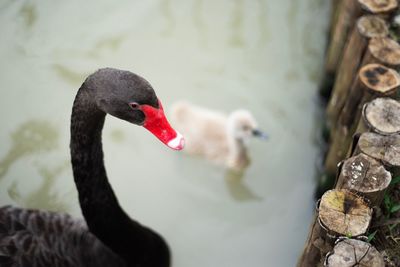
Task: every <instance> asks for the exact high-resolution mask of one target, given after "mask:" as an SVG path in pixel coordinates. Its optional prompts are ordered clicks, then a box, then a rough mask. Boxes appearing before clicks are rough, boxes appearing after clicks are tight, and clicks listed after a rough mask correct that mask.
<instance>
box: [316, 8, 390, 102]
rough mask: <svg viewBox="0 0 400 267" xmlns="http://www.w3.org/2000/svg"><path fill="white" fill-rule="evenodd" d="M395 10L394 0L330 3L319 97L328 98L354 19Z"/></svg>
mask: <svg viewBox="0 0 400 267" xmlns="http://www.w3.org/2000/svg"><path fill="white" fill-rule="evenodd" d="M396 8H397V1H396V0H386V1H382V0H359V1H356V0H334V1H333V3H332V9H333V11H332V18H331V21H332V23H331V28H330V35H329V44H328V48H327V53H326V61H325V77H324V78H323V82H322V84H323V85H322V86H321V92H320V93H321V95H323V96H326V97H327V96H329V94H330V90H331V89H332V88H331V85H332V82H333V80H334V79H335V76H336V70H337V68H338V66H339V62H340V61H341V59H342V55H343V54H342V53H343V50H344V47H345V44H346V41H347V39H348V35H349V34H350V31H351V29H352V27H353V25H354V22H355V21H356V19H357V18H358V17H359V16H361V15H362V14H363V13H365V12H367V13H372V14H379V15H382V14H383V15H385V14H390V13H391V12H393V11H394V10H396Z"/></svg>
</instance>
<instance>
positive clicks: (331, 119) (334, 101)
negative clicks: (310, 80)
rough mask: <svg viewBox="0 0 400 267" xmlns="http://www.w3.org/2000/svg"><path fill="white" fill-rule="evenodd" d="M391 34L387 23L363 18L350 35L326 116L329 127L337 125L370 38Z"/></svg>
mask: <svg viewBox="0 0 400 267" xmlns="http://www.w3.org/2000/svg"><path fill="white" fill-rule="evenodd" d="M388 34H389V29H388V26H387V24H386V22H385V21H384V20H383V19H381V18H379V17H378V16H372V15H368V16H362V17H361V18H359V19H358V20H357V23H356V25H355V27H354V29H353V31H352V33H351V35H350V38H349V41H348V42H347V44H346V47H345V50H344V54H343V58H342V60H341V62H340V65H339V68H338V71H337V75H336V79H335V83H334V87H333V91H332V94H331V98H330V100H329V103H328V106H327V110H326V114H327V118H328V125H331V124H333V123H336V121H337V117H338V115H339V113H340V110H342V107H343V105H344V103H345V100H346V96H347V94H348V91H349V88H350V87H351V84H352V82H353V79H354V77H356V73H357V71H358V70H359V67H360V64H361V61H362V57H363V56H364V54H365V50H366V49H367V45H368V40H369V38H374V37H385V36H387V35H388Z"/></svg>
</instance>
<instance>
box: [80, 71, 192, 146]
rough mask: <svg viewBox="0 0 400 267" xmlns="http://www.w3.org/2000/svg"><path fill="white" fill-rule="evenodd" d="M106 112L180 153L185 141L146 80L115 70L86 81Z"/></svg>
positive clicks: (97, 101)
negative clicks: (142, 129) (147, 131)
mask: <svg viewBox="0 0 400 267" xmlns="http://www.w3.org/2000/svg"><path fill="white" fill-rule="evenodd" d="M85 84H86V87H87V88H96V90H93V92H94V97H95V99H96V103H97V106H98V107H99V108H100V109H101V110H102V111H104V112H106V113H108V114H110V115H113V116H115V117H117V118H119V119H122V120H125V121H128V122H130V123H133V124H136V125H140V126H143V127H144V128H146V129H147V130H149V131H150V132H151V133H152V134H153V135H155V136H156V137H157V138H158V139H159V140H160V141H161V142H163V143H164V144H166V145H167V146H168V147H170V148H172V149H175V150H181V149H183V147H184V144H185V140H184V138H183V136H182V135H181V134H180V133H179V132H177V131H176V130H174V129H173V128H172V127H171V125H170V124H169V122H168V120H167V118H166V116H165V114H164V109H163V107H162V104H161V101H160V100H159V99H158V97H157V96H156V93H155V92H154V90H153V88H152V86H151V85H150V83H149V82H147V81H146V80H145V79H144V78H142V77H140V76H138V75H136V74H134V73H131V72H129V71H122V70H116V69H110V68H107V69H101V70H99V71H97V72H96V73H94V74H92V75H91V76H89V77H88V79H87V80H86V81H85Z"/></svg>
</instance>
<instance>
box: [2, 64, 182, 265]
mask: <svg viewBox="0 0 400 267" xmlns="http://www.w3.org/2000/svg"><path fill="white" fill-rule="evenodd" d="M106 113H108V114H111V115H113V116H115V117H117V118H119V119H122V120H125V121H128V122H130V123H133V124H136V125H140V126H143V127H145V128H146V129H147V130H149V131H150V132H152V133H153V134H154V135H155V136H156V137H157V138H158V139H160V141H162V142H163V143H164V144H166V145H168V146H169V147H171V148H172V149H176V150H180V149H182V148H183V146H184V139H183V137H182V135H180V134H179V133H178V132H177V131H175V130H174V129H172V128H171V126H170V125H169V123H168V121H167V119H166V117H165V116H164V111H163V108H162V106H161V102H160V101H159V100H158V98H157V96H156V94H155V92H154V90H153V89H152V87H151V85H150V84H149V83H148V82H147V81H146V80H145V79H143V78H141V77H140V76H138V75H136V74H133V73H131V72H129V71H122V70H117V69H111V68H106V69H101V70H98V71H97V72H95V73H94V74H92V75H90V76H89V77H88V78H87V79H86V80H85V82H84V83H83V84H82V86H81V88H80V89H79V91H78V93H77V96H76V98H75V101H74V105H73V109H72V116H71V143H70V150H71V162H72V169H73V175H74V180H75V184H76V187H77V189H78V193H79V202H80V206H81V209H82V213H83V216H84V218H85V220H86V223H85V222H84V221H82V220H76V219H73V218H72V217H71V216H69V215H68V214H61V213H54V212H48V211H39V210H27V209H21V208H15V207H11V206H5V207H2V208H0V266H1V267H50V266H51V267H83V266H85V267H90V266H93V267H94V266H96V267H99V266H103V267H104V266H126V267H128V266H142V267H147V266H152V267H156V266H157V267H159V266H170V252H169V248H168V246H167V244H166V242H165V241H164V239H163V238H162V237H161V236H160V235H159V234H157V233H156V232H154V231H153V230H151V229H149V228H147V227H145V226H143V225H141V224H139V223H138V222H136V221H134V220H132V219H131V218H130V217H129V216H128V215H127V214H126V213H125V212H124V211H123V209H122V208H121V207H120V205H119V204H118V200H117V198H116V196H115V194H114V192H113V190H112V188H111V186H110V184H109V182H108V179H107V174H106V170H105V167H104V163H103V150H102V142H101V132H102V128H103V125H104V120H105V116H106ZM129 175H132V173H130V174H129Z"/></svg>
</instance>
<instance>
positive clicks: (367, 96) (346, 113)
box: [325, 62, 400, 174]
mask: <svg viewBox="0 0 400 267" xmlns="http://www.w3.org/2000/svg"><path fill="white" fill-rule="evenodd" d="M399 63H400V62H399ZM399 87H400V75H399V74H398V73H397V71H395V70H394V69H391V68H388V67H385V66H384V65H381V64H368V65H365V66H364V67H362V68H361V70H360V72H359V74H358V77H357V79H356V81H355V82H354V83H353V86H352V87H351V89H350V92H349V95H348V96H347V98H346V102H345V105H344V107H343V109H342V111H341V113H340V116H339V119H338V122H337V125H336V127H335V130H334V133H333V134H332V135H331V144H330V148H329V150H328V154H327V156H326V160H325V169H326V172H327V173H328V174H333V173H335V170H336V165H337V163H338V162H339V161H341V160H343V159H344V158H345V156H346V153H347V148H348V147H349V146H350V143H351V139H352V136H353V134H354V133H355V131H356V129H357V126H358V121H359V119H360V116H361V113H362V107H363V105H364V104H365V103H366V102H368V101H369V100H371V99H374V98H376V97H380V96H387V97H392V98H395V97H396V96H397V92H398V89H399Z"/></svg>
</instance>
